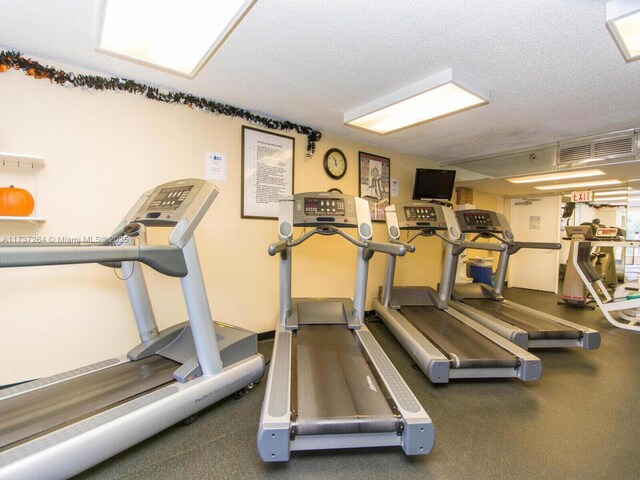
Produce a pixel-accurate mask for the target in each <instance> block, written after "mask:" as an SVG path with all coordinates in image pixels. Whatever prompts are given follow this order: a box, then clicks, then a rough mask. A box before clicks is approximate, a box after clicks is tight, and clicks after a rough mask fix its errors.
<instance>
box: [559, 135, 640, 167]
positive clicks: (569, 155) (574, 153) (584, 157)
mask: <svg viewBox="0 0 640 480" xmlns="http://www.w3.org/2000/svg"><path fill="white" fill-rule="evenodd" d="M637 153H638V146H637V134H636V133H635V132H634V131H633V130H627V131H624V132H616V133H611V134H607V135H597V136H593V137H586V138H582V139H575V140H572V141H571V142H566V143H563V142H560V146H559V155H558V163H559V165H562V166H564V167H568V166H570V165H571V166H573V167H578V166H581V165H583V164H586V163H589V164H591V165H596V164H606V163H610V162H612V161H615V163H619V162H621V161H633V160H636V158H635V156H636V154H637Z"/></svg>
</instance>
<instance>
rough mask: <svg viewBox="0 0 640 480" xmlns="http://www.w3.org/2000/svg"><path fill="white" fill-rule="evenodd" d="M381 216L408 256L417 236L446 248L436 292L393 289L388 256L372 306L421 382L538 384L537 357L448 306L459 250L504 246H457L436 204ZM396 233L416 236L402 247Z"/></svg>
mask: <svg viewBox="0 0 640 480" xmlns="http://www.w3.org/2000/svg"><path fill="white" fill-rule="evenodd" d="M385 212H386V221H387V231H388V234H389V237H390V239H391V242H392V243H394V244H398V245H402V246H404V247H405V248H406V249H407V250H408V251H410V252H414V251H415V246H414V245H413V244H411V243H410V242H411V241H412V240H413V238H416V237H418V236H421V237H431V236H436V237H438V238H440V239H441V240H442V241H444V242H445V244H446V249H445V258H444V260H445V263H444V266H443V269H442V278H441V281H440V286H439V289H438V291H435V290H434V289H433V288H430V287H423V286H418V287H398V286H394V285H393V282H394V275H395V267H396V257H394V256H390V257H388V258H387V265H386V273H385V281H384V285H383V286H382V288H381V290H380V296H379V298H376V299H374V301H373V308H374V309H375V310H376V312H377V313H378V315H379V316H380V318H381V319H382V321H383V322H384V323H385V324H386V325H387V327H388V328H389V330H390V331H391V333H393V335H394V336H395V337H396V338H397V339H398V341H399V342H400V343H401V344H402V346H403V347H404V348H405V350H406V351H407V353H409V355H411V357H412V358H413V360H414V361H415V362H416V364H417V365H418V366H419V367H420V369H421V370H422V371H423V372H424V374H425V375H426V376H427V378H428V379H429V380H430V381H431V382H433V383H447V382H449V380H450V379H460V378H502V377H504V378H518V379H520V380H523V381H530V380H539V379H540V376H541V375H542V363H541V362H540V359H539V358H537V357H535V356H534V355H532V354H530V353H529V352H527V351H526V350H524V349H522V348H520V347H518V346H517V345H514V344H513V343H511V342H509V341H508V340H505V339H504V338H502V337H501V336H500V335H498V334H496V333H494V332H492V331H491V330H489V329H488V328H486V327H484V326H483V325H481V324H480V323H478V322H476V321H474V320H473V319H471V318H469V317H468V316H466V315H464V314H462V313H459V312H457V311H456V310H454V309H452V308H449V306H448V300H449V296H450V295H451V288H452V285H453V282H454V281H455V276H456V263H457V262H456V261H455V259H457V257H458V255H460V253H462V252H463V251H464V249H465V248H480V249H485V250H493V251H501V250H504V249H505V248H506V247H505V246H503V245H499V244H488V243H472V242H463V241H462V239H461V232H460V228H459V226H458V223H457V221H456V217H455V214H454V212H453V210H452V209H450V208H448V207H445V206H442V205H440V204H436V203H427V202H422V201H415V202H409V203H401V204H396V205H391V206H390V207H387V208H386V210H385ZM402 231H407V232H410V231H411V232H416V233H415V236H414V237H413V238H412V239H409V241H408V242H401V241H400V234H401V232H402Z"/></svg>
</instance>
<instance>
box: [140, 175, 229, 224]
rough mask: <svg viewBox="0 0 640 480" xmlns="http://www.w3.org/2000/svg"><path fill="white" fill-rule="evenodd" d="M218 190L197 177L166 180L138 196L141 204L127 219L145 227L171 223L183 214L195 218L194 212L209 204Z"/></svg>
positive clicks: (191, 218) (176, 221) (179, 218)
mask: <svg viewBox="0 0 640 480" xmlns="http://www.w3.org/2000/svg"><path fill="white" fill-rule="evenodd" d="M217 193H218V190H217V189H216V188H215V187H214V186H213V185H212V184H211V183H210V182H207V181H206V180H200V179H197V178H189V179H184V180H176V181H173V182H169V183H165V184H163V185H159V186H157V187H156V188H154V189H153V190H152V191H151V193H146V194H145V196H144V197H142V198H141V201H143V203H142V206H140V207H139V208H138V209H137V211H136V212H135V216H134V217H133V218H131V219H130V221H132V222H139V223H142V224H144V225H147V226H173V225H175V224H176V223H178V222H179V221H180V220H181V219H182V218H183V217H185V216H187V217H189V220H194V219H195V217H196V216H197V215H196V214H197V212H198V211H199V210H201V209H202V207H203V206H204V205H206V206H207V207H208V206H209V205H210V204H211V202H212V201H213V198H215V197H216V195H217ZM210 197H213V198H210ZM190 210H191V212H190V213H191V214H190V215H189V214H188V212H189V211H190Z"/></svg>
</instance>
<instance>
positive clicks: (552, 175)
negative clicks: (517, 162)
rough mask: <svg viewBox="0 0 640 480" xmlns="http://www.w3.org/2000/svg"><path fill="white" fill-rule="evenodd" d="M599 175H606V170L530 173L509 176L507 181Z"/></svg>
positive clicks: (544, 180) (548, 179) (517, 181)
mask: <svg viewBox="0 0 640 480" xmlns="http://www.w3.org/2000/svg"><path fill="white" fill-rule="evenodd" d="M598 175H604V172H603V171H601V170H582V171H578V172H559V173H546V174H542V175H529V176H527V177H515V178H507V181H508V182H511V183H534V182H549V181H552V180H566V179H568V178H583V177H596V176H598Z"/></svg>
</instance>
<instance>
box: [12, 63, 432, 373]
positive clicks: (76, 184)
mask: <svg viewBox="0 0 640 480" xmlns="http://www.w3.org/2000/svg"><path fill="white" fill-rule="evenodd" d="M73 70H76V71H77V69H73ZM242 125H243V122H241V121H240V120H237V119H230V118H229V117H221V116H214V115H211V114H209V113H204V112H197V111H194V110H191V109H189V108H187V107H183V106H174V105H166V104H162V103H159V102H155V101H151V100H147V99H145V98H142V97H139V96H133V95H130V94H125V93H113V92H84V91H82V90H80V89H66V88H63V87H59V86H55V85H51V84H50V83H49V82H48V81H46V80H35V79H33V78H28V77H25V76H24V75H23V74H22V73H20V72H15V71H9V72H6V73H3V74H1V75H0V151H5V152H13V153H22V154H33V155H41V156H44V157H45V161H46V166H45V167H44V168H43V169H42V172H41V177H40V196H39V200H40V205H39V208H40V214H41V215H43V216H45V217H46V218H47V221H46V223H45V224H44V225H43V226H42V228H41V231H40V234H41V235H42V236H45V237H48V236H67V237H71V236H98V235H106V234H108V233H110V232H111V230H112V229H113V227H114V226H115V224H116V223H117V222H118V221H119V220H120V219H121V217H122V215H124V214H125V213H126V211H127V210H128V208H129V207H130V205H131V204H132V203H133V202H134V201H135V200H136V199H137V197H138V195H139V194H140V193H142V192H143V191H145V190H147V189H149V188H151V187H153V186H155V185H156V184H159V183H162V182H166V181H169V180H172V179H176V178H181V177H201V176H202V174H203V157H204V152H205V151H206V150H211V151H217V152H224V153H226V154H227V157H228V162H229V165H228V180H227V181H226V182H220V183H219V184H218V185H219V187H220V189H221V194H220V195H219V197H218V199H217V200H216V201H215V203H214V205H213V207H212V209H211V211H210V213H209V214H208V215H207V216H206V217H205V219H204V220H203V222H202V224H201V226H200V228H199V229H198V231H196V239H197V242H198V248H199V251H200V255H201V261H202V264H203V273H204V277H205V281H206V285H207V290H208V295H209V299H210V302H211V305H212V311H213V314H214V318H215V319H216V320H221V321H226V322H230V323H235V324H238V325H241V326H243V327H246V328H250V329H254V330H256V331H268V330H272V329H273V328H274V327H275V322H276V318H277V308H278V292H277V288H278V277H277V275H278V262H277V259H276V258H271V257H269V256H268V255H267V253H266V248H267V245H268V244H269V243H270V242H272V241H274V240H275V239H276V222H275V221H271V220H246V219H245V220H242V219H240V184H241V182H240V149H241V126H242ZM295 139H296V149H295V157H296V165H295V191H296V192H302V191H308V190H326V189H327V188H330V187H339V188H341V189H342V190H343V192H344V193H348V194H354V195H357V194H358V168H357V155H358V151H359V150H364V151H367V152H370V153H374V154H379V155H385V156H389V157H390V158H391V176H392V177H394V178H398V179H399V180H400V197H399V198H394V199H392V201H400V200H408V199H409V198H410V195H411V185H412V179H413V172H414V170H415V168H416V167H417V166H422V167H429V166H433V164H431V163H429V162H427V161H425V160H423V159H419V158H416V157H410V156H407V155H402V154H398V153H394V152H388V151H384V150H381V149H378V148H375V147H372V146H368V145H363V144H357V143H354V142H351V141H348V140H343V139H339V138H332V137H330V136H326V137H325V138H324V139H323V140H322V141H321V142H320V143H319V144H318V151H317V153H316V155H315V156H314V157H313V158H311V159H309V158H306V156H305V153H306V137H304V136H301V135H295ZM331 147H338V148H341V149H342V150H343V151H344V152H345V153H346V155H347V158H348V161H349V169H348V172H347V175H346V176H345V177H344V178H343V179H342V180H340V181H339V182H336V181H333V180H331V179H330V178H329V177H328V176H327V175H326V174H325V173H324V172H323V169H322V156H323V155H324V152H325V151H326V150H327V149H328V148H331ZM26 178H29V176H28V175H27V176H26ZM20 181H24V184H25V186H26V187H27V188H29V189H31V186H32V183H30V182H31V180H30V179H28V180H27V179H25V176H23V175H22V174H21V173H18V172H16V170H15V169H13V170H12V169H10V168H9V167H5V168H2V166H1V165H0V185H2V184H9V183H10V182H13V183H16V185H17V186H19V185H20ZM33 233H34V228H33V226H31V225H20V224H15V223H11V224H7V223H3V224H0V240H1V239H2V238H3V237H5V236H10V235H33ZM374 236H375V238H376V239H377V240H381V241H384V240H386V230H385V227H384V225H383V224H379V223H378V224H375V226H374ZM323 240H325V241H323ZM429 243H430V245H429V247H428V248H421V249H420V251H419V252H417V253H416V254H415V256H414V261H415V262H416V266H419V268H410V267H411V266H410V265H408V264H407V262H408V261H407V260H403V261H402V262H400V264H401V265H400V266H399V268H398V275H397V281H398V283H399V284H401V285H402V284H405V285H406V284H416V283H421V284H425V283H426V284H432V285H433V284H435V283H436V282H437V280H438V278H439V275H440V269H441V266H440V265H441V263H440V262H441V246H440V244H439V243H438V242H435V241H434V242H429ZM297 250H298V251H296V252H295V262H294V274H293V282H294V284H293V294H294V295H296V296H351V295H352V291H353V275H354V273H355V250H354V249H353V248H352V247H350V246H349V245H348V244H346V243H345V242H343V241H340V239H338V238H332V239H326V238H322V239H318V238H314V239H312V240H311V241H310V242H309V244H308V245H305V246H303V247H301V248H300V249H297ZM145 272H146V273H147V274H148V275H147V281H148V285H149V288H150V291H151V298H152V301H153V302H154V306H155V309H156V316H157V318H158V323H159V325H160V327H166V326H169V325H172V324H174V323H177V322H181V321H184V320H185V319H186V313H185V309H184V307H183V302H182V297H181V295H180V288H179V283H178V280H176V279H171V278H166V277H162V276H160V275H159V274H157V273H156V272H153V271H151V270H149V269H146V268H145ZM383 275H384V258H383V257H381V256H380V255H376V256H375V257H374V258H373V260H372V265H371V269H370V278H369V284H368V296H367V304H368V306H370V305H371V300H372V298H373V296H374V294H375V293H376V291H377V288H378V285H380V284H381V283H382V279H383ZM0 282H2V285H3V288H2V291H1V292H0V301H1V302H2V317H1V318H2V320H1V322H2V323H1V327H0V328H1V331H2V335H1V336H0V385H2V384H7V383H12V382H17V381H22V380H25V379H30V378H35V377H40V376H44V375H49V374H53V373H56V372H58V371H62V370H67V369H71V368H75V367H78V366H81V365H84V364H87V363H90V362H94V361H99V360H103V359H105V358H109V357H112V356H116V355H121V354H123V353H125V352H126V351H127V350H128V349H129V348H131V347H132V346H133V345H135V344H136V343H137V334H136V331H135V326H134V323H133V317H132V314H131V312H130V308H129V305H128V301H127V296H126V292H125V288H124V285H123V283H122V282H121V281H120V280H118V279H117V278H116V276H115V275H114V272H113V271H111V270H110V269H107V268H105V267H101V266H98V265H79V266H64V267H39V268H23V269H3V270H0Z"/></svg>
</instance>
